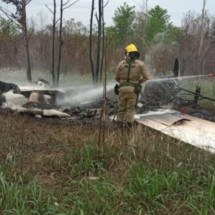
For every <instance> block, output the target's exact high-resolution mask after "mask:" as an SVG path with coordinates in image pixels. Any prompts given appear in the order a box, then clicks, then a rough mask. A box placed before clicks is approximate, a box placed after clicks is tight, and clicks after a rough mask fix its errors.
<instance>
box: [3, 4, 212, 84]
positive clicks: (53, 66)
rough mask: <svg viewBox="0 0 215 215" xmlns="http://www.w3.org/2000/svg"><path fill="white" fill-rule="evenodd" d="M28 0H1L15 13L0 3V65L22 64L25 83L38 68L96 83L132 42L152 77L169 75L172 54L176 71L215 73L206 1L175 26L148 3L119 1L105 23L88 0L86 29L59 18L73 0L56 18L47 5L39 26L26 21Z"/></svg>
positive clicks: (100, 7) (111, 70)
mask: <svg viewBox="0 0 215 215" xmlns="http://www.w3.org/2000/svg"><path fill="white" fill-rule="evenodd" d="M31 1H33V0H16V1H15V0H2V2H3V3H4V4H11V5H13V6H14V8H15V12H14V13H11V12H8V11H6V10H5V9H4V7H3V6H0V68H5V67H6V68H7V67H9V68H12V69H14V68H26V79H27V80H28V81H30V82H31V81H32V79H33V78H34V77H33V78H32V70H34V71H37V70H38V71H44V73H47V72H48V73H50V74H51V77H52V82H53V85H59V84H60V83H59V77H60V75H61V74H64V75H65V74H68V73H70V74H78V75H86V74H87V75H88V74H91V76H92V82H93V84H99V83H101V82H102V77H103V75H104V71H106V72H108V74H113V73H114V70H115V67H116V64H117V63H118V62H119V61H120V60H121V59H122V58H123V54H124V53H123V51H124V47H125V46H126V45H127V44H128V43H134V44H136V45H137V47H138V49H139V51H140V53H141V58H142V60H144V61H145V62H146V64H147V66H148V68H149V71H150V72H151V73H152V75H153V76H159V77H160V76H166V75H168V74H170V73H171V71H172V69H173V63H174V60H175V58H178V59H179V64H180V73H181V75H197V74H206V73H208V72H211V71H213V72H214V69H215V63H214V62H215V59H214V58H215V57H214V56H215V46H214V44H215V19H214V17H213V16H211V15H209V14H207V11H206V10H205V5H206V2H205V1H203V7H202V12H201V13H200V14H195V13H191V12H188V13H187V14H186V15H185V16H184V18H183V20H181V22H182V24H181V27H177V26H174V24H173V23H171V21H170V20H171V17H170V16H169V15H168V11H167V10H166V9H164V8H161V7H160V6H156V7H154V8H152V9H150V10H148V9H147V5H146V3H147V1H145V3H143V7H142V8H141V9H140V10H136V8H135V7H134V6H129V5H128V4H126V3H124V4H123V5H121V6H120V7H118V8H116V10H115V13H114V16H113V18H112V19H113V25H112V26H106V23H105V19H104V12H105V7H106V5H104V2H103V0H97V1H95V0H92V7H91V16H90V18H89V24H90V25H89V26H90V27H89V28H88V27H86V26H84V25H83V24H82V23H81V22H77V21H76V20H75V19H72V18H71V19H68V20H65V19H64V18H63V14H64V13H63V12H64V10H66V9H67V8H68V7H72V6H73V4H75V3H76V2H77V1H73V2H72V1H63V0H61V1H60V3H59V2H58V4H60V13H59V14H60V16H59V17H57V16H56V8H57V7H56V0H53V5H52V6H47V10H48V11H49V13H51V14H52V16H53V22H52V24H49V25H46V26H45V27H44V28H42V29H39V28H37V27H36V26H34V25H32V24H31V25H30V22H29V21H28V19H27V17H26V7H27V6H28V4H30V3H31ZM95 6H97V7H95ZM95 8H98V9H95ZM94 18H95V19H94ZM94 20H96V21H94Z"/></svg>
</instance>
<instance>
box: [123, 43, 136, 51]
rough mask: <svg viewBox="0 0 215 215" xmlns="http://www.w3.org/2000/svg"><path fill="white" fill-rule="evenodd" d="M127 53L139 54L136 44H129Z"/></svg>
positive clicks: (126, 49) (126, 48)
mask: <svg viewBox="0 0 215 215" xmlns="http://www.w3.org/2000/svg"><path fill="white" fill-rule="evenodd" d="M125 52H126V53H129V52H138V50H137V47H136V46H135V45H134V44H132V43H131V44H129V45H127V46H126V47H125Z"/></svg>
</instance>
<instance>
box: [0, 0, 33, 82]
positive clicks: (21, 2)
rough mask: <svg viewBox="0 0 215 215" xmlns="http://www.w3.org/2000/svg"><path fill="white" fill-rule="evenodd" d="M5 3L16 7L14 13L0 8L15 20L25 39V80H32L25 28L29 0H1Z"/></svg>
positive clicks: (26, 29)
mask: <svg viewBox="0 0 215 215" xmlns="http://www.w3.org/2000/svg"><path fill="white" fill-rule="evenodd" d="M2 1H3V2H5V3H6V4H13V5H14V6H15V7H16V13H15V14H13V13H9V12H8V11H6V10H4V9H3V8H0V10H1V11H2V12H3V13H4V14H5V15H6V16H7V17H8V18H10V19H12V20H15V21H16V22H17V24H18V26H19V28H20V29H21V30H22V33H23V38H24V41H25V50H26V67H27V80H28V81H29V82H32V75H31V61H30V51H29V40H30V37H29V35H28V28H27V18H26V6H27V5H28V4H29V3H30V2H31V0H2Z"/></svg>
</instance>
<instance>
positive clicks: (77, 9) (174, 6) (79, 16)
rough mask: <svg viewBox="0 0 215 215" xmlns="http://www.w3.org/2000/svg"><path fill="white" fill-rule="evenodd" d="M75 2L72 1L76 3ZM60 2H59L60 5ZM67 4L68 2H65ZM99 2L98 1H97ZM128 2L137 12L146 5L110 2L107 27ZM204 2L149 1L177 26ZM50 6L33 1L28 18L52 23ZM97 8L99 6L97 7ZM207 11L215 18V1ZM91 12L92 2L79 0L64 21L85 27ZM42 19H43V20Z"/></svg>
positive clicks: (140, 0) (128, 0) (211, 0)
mask: <svg viewBox="0 0 215 215" xmlns="http://www.w3.org/2000/svg"><path fill="white" fill-rule="evenodd" d="M74 1H75V0H71V2H74ZM59 2H60V0H57V3H58V4H59ZM64 2H66V0H64ZM95 2H97V1H95ZM124 2H126V3H127V4H128V5H130V6H135V9H136V10H140V9H141V7H142V6H143V5H144V3H143V2H145V1H144V0H132V1H131V0H109V3H108V5H107V6H106V8H105V22H106V23H107V25H111V24H112V17H113V16H114V11H115V10H116V9H117V8H118V7H119V6H121V5H123V3H124ZM202 4H203V0H148V10H150V9H151V8H153V7H155V6H156V5H159V6H160V7H162V8H163V9H167V11H168V14H169V15H170V20H171V22H172V23H173V24H174V25H176V26H180V25H181V20H182V18H183V16H184V14H185V13H187V12H188V11H193V12H196V13H201V10H202ZM45 5H48V7H50V8H51V9H52V8H53V0H32V1H31V2H30V3H29V5H28V6H27V13H28V14H27V15H28V17H33V18H34V20H37V23H38V24H39V25H42V24H44V25H45V24H47V23H50V22H51V13H50V12H49V10H48V9H47V8H46V7H45ZM96 6H97V5H96ZM206 9H207V10H208V12H209V13H210V14H211V15H214V16H215V0H207V4H206ZM90 10H91V0H79V2H77V3H76V4H74V5H73V6H72V7H70V8H69V9H67V10H65V12H64V19H71V18H74V19H75V20H76V21H81V22H82V23H83V24H84V25H86V26H88V25H89V22H90V21H89V19H90ZM41 18H42V19H41Z"/></svg>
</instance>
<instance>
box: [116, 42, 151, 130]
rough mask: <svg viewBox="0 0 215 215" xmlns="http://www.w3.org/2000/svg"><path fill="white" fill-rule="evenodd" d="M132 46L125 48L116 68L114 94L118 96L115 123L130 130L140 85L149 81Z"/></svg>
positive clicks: (136, 51)
mask: <svg viewBox="0 0 215 215" xmlns="http://www.w3.org/2000/svg"><path fill="white" fill-rule="evenodd" d="M139 56H140V53H139V51H138V50H137V47H136V46H135V45H134V44H129V45H127V46H126V48H125V59H124V60H122V61H121V62H120V63H119V64H118V66H117V68H116V76H115V80H116V81H117V82H118V84H117V85H116V86H115V93H116V94H118V111H117V122H118V125H119V126H120V128H129V129H130V128H132V126H133V123H134V114H135V112H136V105H137V100H138V95H139V93H140V92H141V88H142V86H141V84H142V83H143V82H145V81H147V80H148V79H149V75H148V71H147V69H146V67H145V65H144V62H143V61H141V60H139V59H138V58H139Z"/></svg>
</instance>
